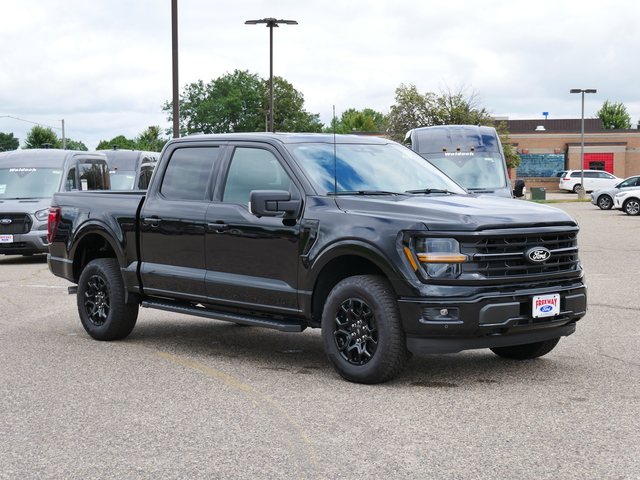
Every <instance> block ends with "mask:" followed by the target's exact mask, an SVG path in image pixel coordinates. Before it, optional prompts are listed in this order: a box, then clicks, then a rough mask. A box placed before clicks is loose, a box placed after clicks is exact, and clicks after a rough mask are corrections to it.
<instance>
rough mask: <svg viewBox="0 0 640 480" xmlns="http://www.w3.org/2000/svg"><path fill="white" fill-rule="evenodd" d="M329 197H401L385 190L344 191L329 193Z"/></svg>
mask: <svg viewBox="0 0 640 480" xmlns="http://www.w3.org/2000/svg"><path fill="white" fill-rule="evenodd" d="M328 194H329V195H402V193H398V192H387V191H385V190H346V191H342V192H329V193H328Z"/></svg>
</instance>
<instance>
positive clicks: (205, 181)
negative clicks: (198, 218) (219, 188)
mask: <svg viewBox="0 0 640 480" xmlns="http://www.w3.org/2000/svg"><path fill="white" fill-rule="evenodd" d="M219 156H220V149H219V148H218V147H198V148H179V149H177V150H176V151H175V152H173V154H172V155H171V158H170V159H169V165H167V169H166V171H165V173H164V178H163V179H162V185H161V186H160V193H161V194H162V195H163V196H164V197H165V198H168V199H172V200H205V196H206V193H207V187H208V186H209V178H210V174H211V167H212V166H213V164H214V163H216V162H217V161H218V158H219Z"/></svg>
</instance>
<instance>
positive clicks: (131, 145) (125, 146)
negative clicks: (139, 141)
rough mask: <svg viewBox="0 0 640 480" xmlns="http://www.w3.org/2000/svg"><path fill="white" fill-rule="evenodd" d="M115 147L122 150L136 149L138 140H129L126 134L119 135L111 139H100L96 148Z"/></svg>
mask: <svg viewBox="0 0 640 480" xmlns="http://www.w3.org/2000/svg"><path fill="white" fill-rule="evenodd" d="M114 147H117V148H119V149H120V150H136V142H135V140H129V139H128V138H126V137H125V136H124V135H118V136H117V137H113V138H112V139H111V140H102V141H100V143H98V146H97V148H96V150H112V149H113V148H114Z"/></svg>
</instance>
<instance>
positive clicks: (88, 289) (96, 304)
mask: <svg viewBox="0 0 640 480" xmlns="http://www.w3.org/2000/svg"><path fill="white" fill-rule="evenodd" d="M77 303H78V314H79V315H80V321H81V322H82V326H83V327H84V329H85V330H86V331H87V333H88V334H89V335H90V336H91V337H92V338H94V339H96V340H121V339H123V338H125V337H126V336H127V335H129V334H130V333H131V331H132V330H133V327H135V325H136V320H137V319H138V304H137V303H125V292H124V282H123V281H122V275H121V274H120V267H119V265H118V261H117V260H116V259H115V258H99V259H97V260H93V261H91V262H89V263H88V264H87V266H86V267H85V268H84V270H83V271H82V274H81V275H80V279H79V280H78V294H77Z"/></svg>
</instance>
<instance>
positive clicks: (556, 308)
mask: <svg viewBox="0 0 640 480" xmlns="http://www.w3.org/2000/svg"><path fill="white" fill-rule="evenodd" d="M532 303H533V318H540V317H553V316H554V315H560V294H559V293H554V294H553V295H538V296H536V297H533V302H532Z"/></svg>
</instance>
